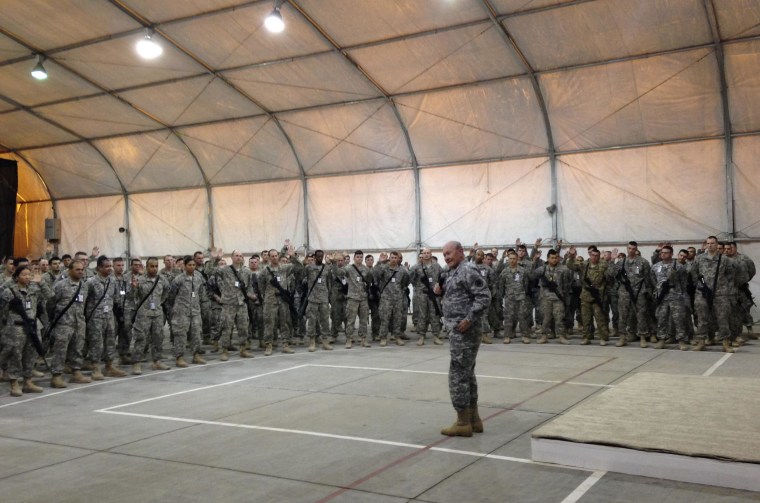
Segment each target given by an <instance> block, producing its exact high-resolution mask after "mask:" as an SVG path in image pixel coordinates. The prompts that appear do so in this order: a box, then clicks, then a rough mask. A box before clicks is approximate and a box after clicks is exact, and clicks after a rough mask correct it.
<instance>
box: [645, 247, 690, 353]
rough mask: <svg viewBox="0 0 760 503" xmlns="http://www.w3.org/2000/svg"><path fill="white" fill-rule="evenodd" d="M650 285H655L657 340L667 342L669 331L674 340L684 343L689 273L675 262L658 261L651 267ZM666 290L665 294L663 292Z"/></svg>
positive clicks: (685, 339)
mask: <svg viewBox="0 0 760 503" xmlns="http://www.w3.org/2000/svg"><path fill="white" fill-rule="evenodd" d="M652 283H653V284H654V285H655V292H656V297H655V304H657V306H656V316H657V338H658V339H659V340H661V341H662V340H667V339H668V338H669V336H670V332H671V329H673V330H675V335H676V339H677V340H678V341H679V342H686V341H687V340H688V335H687V332H686V323H687V322H686V304H687V302H688V294H687V288H688V283H689V272H688V271H687V269H686V266H685V265H681V264H679V263H677V262H675V261H670V262H668V263H665V262H662V261H658V262H656V263H655V264H654V265H653V266H652ZM665 289H667V292H665Z"/></svg>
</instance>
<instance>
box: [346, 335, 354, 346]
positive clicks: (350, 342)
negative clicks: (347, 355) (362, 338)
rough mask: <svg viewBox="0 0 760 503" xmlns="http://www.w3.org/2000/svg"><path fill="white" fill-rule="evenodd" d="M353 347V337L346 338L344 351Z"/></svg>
mask: <svg viewBox="0 0 760 503" xmlns="http://www.w3.org/2000/svg"><path fill="white" fill-rule="evenodd" d="M353 345H354V340H353V337H346V349H351V348H352V347H353Z"/></svg>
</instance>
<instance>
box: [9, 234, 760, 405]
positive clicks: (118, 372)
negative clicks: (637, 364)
mask: <svg viewBox="0 0 760 503" xmlns="http://www.w3.org/2000/svg"><path fill="white" fill-rule="evenodd" d="M541 248H542V240H541V239H538V240H536V241H535V243H534V244H533V245H532V246H531V249H530V250H529V249H528V246H526V245H525V244H523V243H522V242H520V240H519V239H518V240H517V242H516V243H515V245H514V246H513V247H511V248H507V249H506V250H504V251H503V252H502V253H501V254H499V250H498V249H496V248H493V249H490V250H484V249H481V248H480V247H478V246H477V244H475V245H474V246H473V247H472V248H471V250H470V252H469V255H468V257H467V261H468V263H467V267H473V268H475V269H476V270H477V271H478V273H479V274H480V275H481V276H482V277H483V278H484V279H485V280H486V282H487V284H488V287H489V289H490V292H491V305H490V307H489V309H488V310H487V313H484V314H483V315H482V319H481V320H479V321H480V322H481V323H482V326H483V335H482V341H481V342H482V343H485V344H492V343H493V342H494V339H497V340H501V342H503V343H504V344H509V343H510V342H513V341H516V342H522V343H524V344H530V343H532V342H535V343H538V344H544V343H547V342H548V341H549V340H551V339H556V340H557V341H558V342H559V343H562V344H570V341H571V339H572V337H573V334H575V333H577V334H578V335H579V339H580V344H584V345H585V344H590V343H591V342H592V341H598V343H599V344H600V345H603V346H604V345H607V343H608V340H609V338H610V337H616V338H617V340H616V343H615V346H618V347H620V346H626V345H628V344H629V343H631V342H638V343H639V345H640V347H642V348H644V347H648V345H649V344H653V345H654V347H655V348H657V349H663V348H666V347H667V345H668V344H677V347H678V348H679V349H681V350H694V351H701V350H705V349H706V348H707V347H708V346H710V345H712V344H716V343H717V344H719V345H720V346H721V348H722V350H723V351H726V352H733V351H734V349H735V348H737V347H740V346H741V345H742V344H744V343H746V342H747V341H748V340H749V339H753V338H755V336H754V334H753V333H752V317H751V314H750V309H751V307H752V305H753V304H754V300H753V298H752V294H751V292H750V290H749V282H750V280H751V279H752V277H753V276H754V275H755V265H754V263H753V261H752V260H751V259H750V258H749V257H747V256H746V255H744V254H742V253H740V252H739V251H738V249H737V245H736V243H734V242H726V243H723V242H719V241H718V239H717V238H716V237H714V236H710V237H708V238H707V239H706V240H705V241H704V242H703V244H702V246H701V247H700V248H699V249H697V248H695V247H689V248H685V249H679V250H674V248H673V247H672V246H671V245H670V244H667V243H662V244H661V245H660V246H658V248H657V250H656V251H655V253H654V254H653V256H652V257H651V260H647V259H646V258H644V257H642V256H641V254H640V252H639V250H638V245H637V243H636V242H634V241H631V242H629V243H628V245H627V247H626V250H625V251H620V252H619V251H618V250H617V249H612V250H599V249H598V248H597V247H596V246H589V247H588V248H587V250H586V251H587V257H586V258H584V257H582V256H580V255H579V254H578V252H577V250H576V248H575V247H574V246H569V247H567V249H564V247H563V243H562V242H561V241H559V242H556V243H554V247H553V248H551V249H548V251H547V253H546V257H545V259H544V258H543V257H542V255H543V253H542V249H541ZM544 248H545V247H544ZM247 258H248V262H247V264H246V263H245V260H246V257H244V255H243V254H242V253H241V252H240V251H237V250H235V251H233V252H232V253H231V254H230V255H229V256H228V257H227V258H225V255H224V253H223V251H222V250H221V249H212V250H211V251H210V253H208V254H204V253H203V252H201V251H197V252H195V253H194V254H193V255H186V256H178V257H175V256H174V255H165V256H164V257H162V259H161V261H162V264H159V259H158V258H157V257H149V258H147V259H146V260H143V259H140V258H122V257H115V258H109V257H106V256H104V255H100V253H99V250H98V248H97V247H96V248H93V250H92V252H91V253H90V254H87V253H84V252H77V253H75V254H74V256H73V257H72V256H71V255H68V254H64V255H61V256H60V257H58V256H55V255H53V254H52V253H48V254H46V256H45V257H43V258H40V259H39V260H34V261H30V260H28V259H26V258H13V257H10V258H6V259H4V261H3V276H2V278H0V281H1V283H0V327H2V334H1V336H0V367H1V368H2V372H3V374H2V376H3V380H4V381H7V382H8V383H9V387H10V394H11V395H12V396H22V394H23V393H39V392H42V391H43V390H42V388H41V387H40V386H39V385H38V384H37V383H35V379H39V378H43V377H45V372H47V373H49V374H50V375H51V379H50V386H51V387H52V388H65V387H66V386H67V385H68V384H69V383H89V382H91V381H92V380H102V379H105V378H107V377H123V376H126V375H129V374H132V375H139V374H141V373H142V372H143V370H144V366H143V364H144V363H147V364H148V365H149V366H150V368H151V369H153V370H157V371H160V370H167V369H169V368H170V367H169V366H168V365H167V364H166V362H167V358H165V353H169V352H170V353H171V358H170V359H168V360H169V361H171V362H172V363H173V364H174V366H176V367H180V368H181V367H187V366H189V365H190V364H198V365H202V364H205V363H206V358H208V357H209V356H210V355H215V357H217V358H218V359H219V360H222V361H225V360H227V359H229V357H230V354H231V353H232V352H236V353H237V355H238V356H239V357H241V358H252V357H253V356H254V354H253V353H254V352H255V351H263V352H264V355H267V356H269V355H271V354H272V352H273V351H274V350H275V348H276V349H277V350H279V351H281V352H282V353H286V354H287V353H293V352H294V351H295V349H294V348H295V347H296V346H300V345H306V346H308V351H316V350H317V349H318V348H321V350H327V351H329V350H332V349H333V346H332V345H333V344H334V343H336V342H337V340H338V337H339V336H340V335H341V334H344V335H345V347H346V348H351V347H353V346H354V345H357V346H361V347H371V346H372V345H373V343H377V344H379V345H380V346H386V345H387V344H396V345H399V346H403V345H405V344H406V341H407V340H409V337H408V336H407V334H406V332H407V319H408V316H407V314H408V312H409V310H410V308H411V311H412V323H413V325H414V329H413V330H414V332H416V337H417V341H416V344H417V345H419V346H421V345H424V344H425V343H426V341H427V340H432V342H433V344H436V345H441V344H444V341H445V339H446V338H447V329H446V327H444V326H443V325H442V310H441V308H442V306H441V297H439V296H438V295H436V293H435V292H436V288H435V285H438V284H440V282H441V281H442V273H443V271H444V268H442V267H441V266H440V265H439V264H438V262H437V259H436V257H434V256H433V254H432V253H431V250H430V249H429V248H424V249H423V250H422V251H421V252H420V253H419V254H418V255H417V256H416V257H415V259H416V260H414V264H413V265H410V264H409V263H408V262H404V260H403V257H402V254H401V253H399V252H397V251H391V252H389V253H385V252H383V253H379V255H378V257H377V259H375V257H374V256H373V255H371V254H366V255H365V254H364V253H362V251H360V250H357V251H355V252H353V253H346V252H342V253H341V252H336V253H331V254H327V253H325V252H323V251H322V250H316V251H314V252H313V253H312V252H306V253H302V254H300V256H299V254H298V253H296V250H295V249H294V247H293V246H292V245H291V244H290V242H289V241H288V240H286V241H285V244H284V246H282V248H281V249H279V250H277V249H271V250H264V251H262V252H261V253H260V254H252V255H250V256H249V257H247ZM91 266H92V267H91ZM576 327H579V328H576ZM745 327H746V329H747V332H746V333H744V332H743V329H744V328H745ZM167 336H168V338H169V339H170V341H171V346H170V347H171V349H169V350H167V348H165V339H166V338H167ZM428 337H429V339H428ZM85 372H87V374H85ZM66 374H69V375H70V377H68V379H67V380H64V377H63V376H64V375H66Z"/></svg>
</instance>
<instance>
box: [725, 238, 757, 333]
mask: <svg viewBox="0 0 760 503" xmlns="http://www.w3.org/2000/svg"><path fill="white" fill-rule="evenodd" d="M726 255H727V256H728V257H731V258H732V259H734V261H735V262H736V267H737V276H738V277H740V278H741V279H742V280H745V279H746V281H744V282H743V283H742V284H737V285H736V286H737V298H736V303H735V304H734V312H733V314H732V316H731V321H732V324H731V332H732V333H733V336H734V347H739V346H741V345H742V344H744V343H745V342H747V341H746V339H745V338H744V337H742V328H743V326H746V327H747V332H748V333H749V334H750V335H748V336H747V338H748V339H749V338H752V335H751V334H752V323H753V320H752V313H751V310H752V306H754V305H755V300H754V298H753V297H752V291H751V290H750V289H749V282H750V281H752V278H754V277H755V273H756V269H755V262H754V261H753V260H752V259H751V258H749V257H748V256H747V255H744V254H743V253H739V250H738V249H737V246H736V242H735V241H731V242H729V243H727V245H726Z"/></svg>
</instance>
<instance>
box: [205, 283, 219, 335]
mask: <svg viewBox="0 0 760 503" xmlns="http://www.w3.org/2000/svg"><path fill="white" fill-rule="evenodd" d="M206 285H207V287H208V290H207V292H208V297H209V325H210V328H209V334H210V336H211V340H213V341H214V342H218V341H219V339H220V338H221V337H222V292H221V290H220V289H219V286H218V284H217V278H216V276H214V275H211V277H209V279H208V282H207V283H206Z"/></svg>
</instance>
